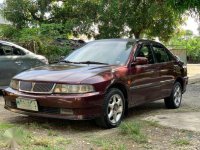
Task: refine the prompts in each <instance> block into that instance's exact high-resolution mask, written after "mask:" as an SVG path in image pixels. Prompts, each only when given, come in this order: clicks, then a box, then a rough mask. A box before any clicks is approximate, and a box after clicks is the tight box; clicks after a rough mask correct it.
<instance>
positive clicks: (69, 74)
mask: <svg viewBox="0 0 200 150" xmlns="http://www.w3.org/2000/svg"><path fill="white" fill-rule="evenodd" d="M114 68H116V66H108V65H93V64H92V65H87V64H54V65H47V66H42V67H37V68H34V69H31V70H27V71H25V72H22V73H20V74H18V75H17V76H15V77H14V79H18V80H25V81H49V82H65V83H80V82H81V81H83V80H85V79H88V78H90V77H93V76H96V75H98V74H101V73H103V72H107V71H111V70H112V69H114Z"/></svg>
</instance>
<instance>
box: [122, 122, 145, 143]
mask: <svg viewBox="0 0 200 150" xmlns="http://www.w3.org/2000/svg"><path fill="white" fill-rule="evenodd" d="M141 127H142V124H141V123H139V122H127V123H126V122H124V123H122V124H121V125H120V126H119V129H120V132H121V133H122V134H123V135H127V136H128V137H130V138H131V139H133V140H134V141H135V142H137V143H147V137H146V135H144V134H143V133H142V132H141Z"/></svg>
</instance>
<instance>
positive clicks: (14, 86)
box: [10, 80, 19, 90]
mask: <svg viewBox="0 0 200 150" xmlns="http://www.w3.org/2000/svg"><path fill="white" fill-rule="evenodd" d="M10 87H11V88H12V89H15V90H18V89H19V81H18V80H11V82H10Z"/></svg>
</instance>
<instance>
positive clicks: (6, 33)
mask: <svg viewBox="0 0 200 150" xmlns="http://www.w3.org/2000/svg"><path fill="white" fill-rule="evenodd" d="M17 34H18V30H17V29H16V28H15V27H13V26H11V25H4V24H1V25H0V38H1V39H10V38H14V37H16V35H17Z"/></svg>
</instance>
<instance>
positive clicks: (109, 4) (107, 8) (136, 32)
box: [98, 0, 182, 40]
mask: <svg viewBox="0 0 200 150" xmlns="http://www.w3.org/2000/svg"><path fill="white" fill-rule="evenodd" d="M100 14H101V15H100V17H99V20H98V22H100V23H99V32H100V34H99V35H98V38H111V37H115V38H118V37H122V36H126V37H133V36H135V37H136V38H140V37H142V35H143V36H144V35H146V36H148V37H151V38H152V37H160V39H162V40H168V39H169V38H170V36H171V35H172V34H173V33H174V31H175V29H176V28H177V26H179V25H180V23H182V18H181V16H180V15H179V14H177V13H175V12H174V11H173V9H172V8H171V7H170V6H168V5H167V4H166V3H164V2H160V1H156V0H146V1H141V0H136V1H130V0H123V1H119V0H117V1H116V0H110V1H106V0H104V1H103V2H102V4H101V7H100ZM166 33H167V34H166Z"/></svg>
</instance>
